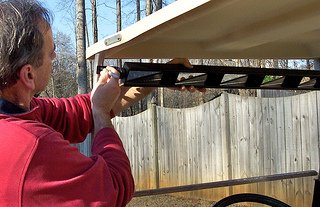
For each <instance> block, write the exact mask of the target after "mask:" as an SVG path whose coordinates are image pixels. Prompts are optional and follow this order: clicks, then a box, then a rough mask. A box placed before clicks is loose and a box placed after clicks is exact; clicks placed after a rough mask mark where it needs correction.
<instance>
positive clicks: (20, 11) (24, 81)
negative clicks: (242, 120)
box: [0, 0, 194, 207]
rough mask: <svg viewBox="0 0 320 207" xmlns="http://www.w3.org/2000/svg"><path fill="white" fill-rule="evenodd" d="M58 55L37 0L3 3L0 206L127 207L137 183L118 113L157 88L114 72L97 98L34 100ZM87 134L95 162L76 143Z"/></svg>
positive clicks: (103, 79)
mask: <svg viewBox="0 0 320 207" xmlns="http://www.w3.org/2000/svg"><path fill="white" fill-rule="evenodd" d="M55 55H56V54H55V51H54V43H53V38H52V31H51V27H50V14H49V13H48V11H47V10H46V9H45V8H43V7H42V6H41V5H40V4H39V3H38V2H37V1H36V0H5V1H1V2H0V131H1V134H0V142H1V145H0V155H1V157H0V166H1V170H0V183H1V187H0V206H59V207H60V206H125V205H126V204H127V203H128V202H129V201H130V200H131V198H132V195H133V192H134V181H133V178H132V174H131V169H130V163H129V160H128V157H127V155H126V153H125V150H124V148H123V146H122V142H121V140H120V138H119V136H118V134H117V133H116V132H115V130H114V128H113V126H112V123H111V118H112V116H113V115H111V114H114V113H118V112H119V111H121V110H123V109H124V108H126V107H128V106H129V105H131V104H132V103H134V102H135V101H137V100H139V99H141V98H142V97H144V96H145V95H147V94H148V93H150V92H151V91H152V90H153V89H152V88H130V89H125V88H120V86H119V82H118V80H117V78H115V76H114V75H112V73H117V71H116V70H115V69H114V68H112V67H107V68H106V69H105V70H103V71H102V72H101V74H100V78H99V80H98V82H97V84H96V86H95V87H94V89H93V91H92V92H91V96H90V95H89V94H85V95H77V96H76V97H74V98H68V99H66V98H63V99H45V98H34V95H35V94H38V93H39V92H41V91H43V90H44V89H45V87H46V85H47V83H48V80H49V77H50V75H51V70H52V61H53V59H54V58H55ZM179 62H181V60H179V59H178V60H176V63H179ZM182 62H183V61H182ZM187 64H188V63H187ZM190 90H191V91H192V90H194V89H190ZM88 133H93V137H94V139H93V143H92V155H93V156H92V157H90V158H88V157H86V156H84V155H82V154H81V153H79V151H78V150H77V149H76V148H75V147H72V146H70V144H69V143H70V142H71V143H78V142H82V141H83V138H84V137H86V135H87V134H88Z"/></svg>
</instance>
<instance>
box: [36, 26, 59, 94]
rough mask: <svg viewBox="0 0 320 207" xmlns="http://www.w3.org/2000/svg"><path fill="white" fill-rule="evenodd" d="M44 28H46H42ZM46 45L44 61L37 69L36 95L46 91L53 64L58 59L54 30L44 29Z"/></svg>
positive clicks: (44, 46)
mask: <svg viewBox="0 0 320 207" xmlns="http://www.w3.org/2000/svg"><path fill="white" fill-rule="evenodd" d="M42 28H44V27H43V26H42ZM43 31H44V32H43V36H44V45H43V48H42V53H43V59H42V61H43V62H42V65H41V66H39V67H38V68H36V69H35V71H36V79H35V93H39V92H41V91H44V89H45V88H46V86H47V84H48V82H49V78H50V75H51V73H52V62H53V60H54V58H55V57H56V53H55V46H54V42H53V36H52V30H51V28H49V29H43Z"/></svg>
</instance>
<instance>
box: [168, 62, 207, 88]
mask: <svg viewBox="0 0 320 207" xmlns="http://www.w3.org/2000/svg"><path fill="white" fill-rule="evenodd" d="M168 64H182V65H184V66H185V67H186V68H190V69H192V68H193V66H192V65H191V63H190V62H189V60H188V59H187V58H175V59H172V60H171V61H169V62H168ZM191 77H192V76H191ZM184 79H185V78H181V80H184ZM171 89H173V90H179V91H186V90H187V91H189V92H195V91H199V92H203V93H204V92H206V89H205V88H195V87H194V86H188V87H186V86H181V87H178V88H171Z"/></svg>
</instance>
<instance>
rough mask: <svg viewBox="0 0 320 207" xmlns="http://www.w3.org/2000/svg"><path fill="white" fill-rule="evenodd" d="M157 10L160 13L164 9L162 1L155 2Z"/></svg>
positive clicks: (156, 0)
mask: <svg viewBox="0 0 320 207" xmlns="http://www.w3.org/2000/svg"><path fill="white" fill-rule="evenodd" d="M154 4H155V10H156V11H158V10H160V9H162V0H155V3H154Z"/></svg>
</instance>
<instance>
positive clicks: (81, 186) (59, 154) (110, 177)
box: [23, 128, 134, 207]
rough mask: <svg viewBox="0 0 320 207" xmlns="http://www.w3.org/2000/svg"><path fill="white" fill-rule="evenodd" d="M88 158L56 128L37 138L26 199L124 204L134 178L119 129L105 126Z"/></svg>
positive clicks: (38, 202) (68, 203) (70, 203)
mask: <svg viewBox="0 0 320 207" xmlns="http://www.w3.org/2000/svg"><path fill="white" fill-rule="evenodd" d="M92 154H93V156H92V157H90V158H88V157H86V156H84V155H82V154H81V153H79V151H78V150H77V149H76V148H74V147H72V146H70V145H69V143H68V142H67V141H65V140H63V139H61V135H60V134H59V133H56V132H52V133H51V134H48V135H45V136H44V137H42V138H41V139H39V141H38V145H37V149H36V150H35V153H34V155H33V157H32V159H31V162H30V164H29V167H28V171H27V174H26V176H25V183H24V190H23V191H24V193H23V203H24V204H26V206H28V205H29V204H33V206H43V205H44V204H45V206H109V207H121V206H125V205H126V204H127V203H128V202H129V201H130V200H131V198H132V196H133V192H134V181H133V177H132V174H131V169H130V162H129V159H128V157H127V155H126V153H125V150H124V148H123V145H122V142H121V140H120V138H119V136H118V135H117V133H116V132H115V131H114V130H113V129H111V128H104V129H102V130H100V131H99V132H98V134H97V135H96V137H95V139H94V141H93V146H92Z"/></svg>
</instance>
